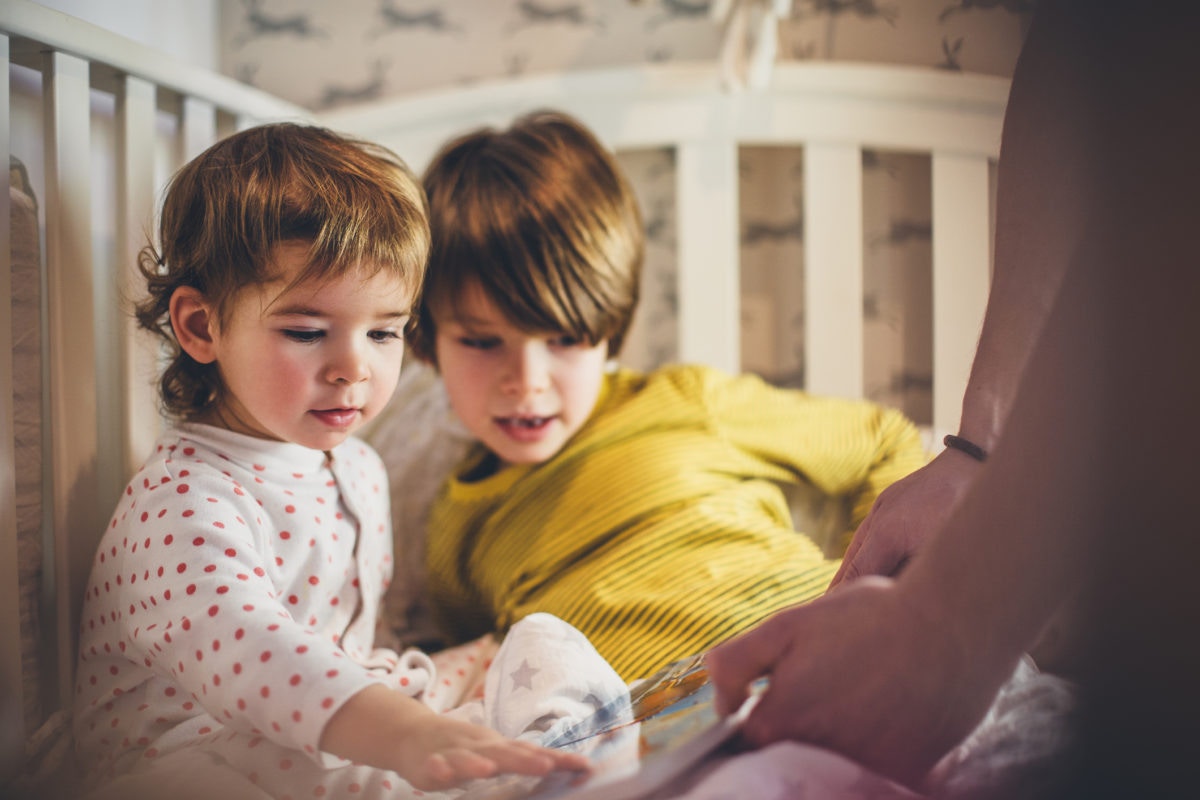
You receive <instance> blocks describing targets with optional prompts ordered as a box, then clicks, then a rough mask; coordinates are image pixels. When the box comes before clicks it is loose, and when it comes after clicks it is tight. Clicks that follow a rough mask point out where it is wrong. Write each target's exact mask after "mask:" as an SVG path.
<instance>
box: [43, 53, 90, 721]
mask: <svg viewBox="0 0 1200 800" xmlns="http://www.w3.org/2000/svg"><path fill="white" fill-rule="evenodd" d="M43 76H44V81H45V97H46V102H45V108H46V125H45V131H46V133H45V135H46V275H47V294H48V328H49V337H48V339H49V341H48V345H49V361H50V369H49V394H50V409H49V417H48V427H49V431H50V451H51V454H52V459H53V461H52V463H53V467H52V469H51V488H50V493H49V496H50V498H51V503H50V507H51V530H52V535H53V542H54V565H55V568H54V576H55V580H54V606H55V612H54V615H53V619H54V620H55V621H56V628H57V630H56V640H55V647H56V662H57V669H58V675H57V681H58V689H59V699H60V701H61V702H62V703H64V704H69V703H70V699H71V695H72V688H71V680H72V674H73V671H74V652H75V646H74V645H75V635H76V628H77V620H78V615H79V605H80V601H81V598H82V594H83V587H84V583H85V581H86V580H87V571H88V567H89V565H90V564H91V561H92V554H93V552H94V551H95V547H96V542H97V541H98V539H99V537H100V534H101V533H102V532H103V531H102V527H103V517H104V515H103V514H102V512H101V510H100V508H99V507H98V502H97V501H98V492H97V474H98V469H99V463H98V452H97V444H96V352H95V344H96V342H95V330H94V326H93V318H94V310H93V305H92V303H93V299H92V298H93V287H92V276H93V274H94V269H93V258H92V248H91V223H92V220H91V167H90V164H89V158H90V127H91V125H90V117H89V113H90V109H89V103H90V100H89V94H88V64H87V62H86V61H84V60H82V59H79V58H75V57H74V56H69V55H66V54H64V53H53V52H52V53H47V54H46V55H45V66H44V69H43Z"/></svg>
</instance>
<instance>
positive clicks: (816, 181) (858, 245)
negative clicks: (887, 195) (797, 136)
mask: <svg viewBox="0 0 1200 800" xmlns="http://www.w3.org/2000/svg"><path fill="white" fill-rule="evenodd" d="M862 226H863V212H862V151H861V150H860V149H859V148H858V147H856V146H855V145H851V144H824V143H812V144H808V145H806V146H805V148H804V387H805V389H807V390H808V391H810V392H814V393H817V394H826V395H835V396H838V397H862V395H863V276H862V263H863V230H862Z"/></svg>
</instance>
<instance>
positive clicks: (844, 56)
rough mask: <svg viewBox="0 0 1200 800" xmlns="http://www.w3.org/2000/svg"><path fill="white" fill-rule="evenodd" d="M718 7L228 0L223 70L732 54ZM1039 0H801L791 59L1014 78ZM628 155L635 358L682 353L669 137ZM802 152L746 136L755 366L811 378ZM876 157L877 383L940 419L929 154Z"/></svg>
mask: <svg viewBox="0 0 1200 800" xmlns="http://www.w3.org/2000/svg"><path fill="white" fill-rule="evenodd" d="M743 2H759V3H762V4H763V5H767V4H768V3H766V1H765V0H743ZM714 5H718V4H717V3H714V2H711V1H710V0H341V2H338V3H328V2H323V0H220V6H219V28H220V39H221V48H220V49H221V69H222V71H224V72H225V73H227V74H229V75H232V76H233V77H236V78H238V79H240V80H243V81H245V82H247V83H250V84H253V85H255V86H258V87H260V88H262V89H264V90H266V91H269V92H271V93H273V94H276V95H279V96H282V97H285V98H287V99H289V100H292V101H293V102H296V103H299V104H301V105H304V106H307V107H309V108H312V109H314V110H322V109H327V108H332V107H335V106H338V105H342V104H346V103H355V102H363V101H368V100H372V99H378V98H383V97H390V96H395V95H400V94H405V93H409V92H414V91H420V90H423V89H431V88H438V87H448V86H462V85H467V84H471V83H473V82H478V81H480V80H485V79H489V78H496V77H503V76H516V75H523V74H535V73H542V72H554V71H561V70H577V69H588V68H595V67H602V66H615V65H627V64H638V63H648V62H663V61H672V60H705V59H716V58H717V57H718V52H719V49H720V44H721V31H720V26H719V24H718V22H717V21H716V20H715V19H714V15H713V13H712V8H713V6H714ZM783 5H786V3H784V4H783ZM1032 8H1033V2H1032V0H793V2H792V3H791V5H790V14H789V16H787V17H786V18H784V19H782V20H781V21H780V23H779V28H778V57H779V58H780V59H787V60H843V61H863V62H876V63H896V64H907V65H915V66H925V67H929V68H930V69H940V70H954V71H959V70H961V71H968V72H978V73H986V74H992V75H1002V76H1008V75H1011V73H1012V68H1013V64H1014V62H1015V60H1016V56H1017V52H1018V51H1019V49H1020V44H1021V40H1022V37H1023V35H1024V31H1025V29H1026V26H1027V24H1028V21H1029V17H1030V13H1031V11H1032ZM401 155H403V153H402V154H401ZM621 161H622V164H623V165H624V167H625V168H626V170H627V171H628V172H629V174H630V177H631V179H632V181H633V184H634V186H635V188H636V190H637V192H638V195H639V199H640V200H641V203H642V208H643V213H644V215H645V218H646V226H647V229H648V239H649V241H648V251H647V264H646V274H645V278H644V288H643V296H644V300H643V302H642V308H641V309H640V311H639V315H638V318H637V320H636V322H635V325H634V329H633V331H632V332H631V335H630V340H629V343H628V345H627V347H626V351H625V353H624V357H623V360H624V361H626V362H628V363H632V364H634V365H637V366H642V367H650V366H654V365H656V364H660V363H663V362H666V361H670V360H671V359H672V358H673V356H674V354H675V331H674V325H675V307H676V295H675V287H674V277H675V272H674V269H675V255H674V254H675V249H674V248H675V242H674V213H675V203H674V197H673V185H674V160H673V154H672V153H671V152H670V151H643V152H628V153H622V154H621ZM801 165H802V153H801V151H800V150H799V149H791V148H773V147H756V148H746V149H744V150H743V152H742V153H741V156H740V170H741V187H740V191H741V240H742V254H741V258H742V324H743V343H742V361H743V366H744V368H746V369H748V370H752V371H755V372H758V373H760V374H762V375H764V376H765V377H767V378H769V379H770V380H773V381H775V382H777V383H780V384H783V385H790V386H802V385H803V376H804V364H803V355H802V351H803V322H804V317H803V306H802V303H803V241H804V238H803V237H804V221H803V220H804V216H803V208H802V207H801V191H800V189H801V186H802V181H803V172H802V166H801ZM863 167H864V170H863V172H864V196H865V198H866V204H867V205H866V208H865V220H864V226H865V231H864V253H865V256H866V264H865V275H864V297H863V307H864V313H865V317H866V325H867V330H866V331H865V342H866V347H867V364H866V373H867V374H866V376H865V377H866V383H865V385H866V391H867V394H868V396H869V397H870V398H872V399H874V400H877V401H879V402H883V403H886V404H889V405H893V406H896V407H899V408H901V409H903V410H904V411H906V412H907V413H908V414H909V415H910V416H912V417H913V418H914V419H916V420H917V421H918V422H921V423H928V422H929V421H930V418H931V405H932V401H931V367H930V364H931V361H932V334H931V325H930V321H929V316H930V295H931V286H932V279H931V276H930V265H931V252H930V230H931V225H930V202H931V200H930V189H929V160H928V159H927V158H921V157H918V156H913V155H909V154H902V153H890V152H874V151H872V152H866V153H864V155H863Z"/></svg>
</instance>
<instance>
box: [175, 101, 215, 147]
mask: <svg viewBox="0 0 1200 800" xmlns="http://www.w3.org/2000/svg"><path fill="white" fill-rule="evenodd" d="M181 117H182V126H183V130H182V134H183V139H182V148H181V149H182V154H181V155H182V158H181V160H180V163H181V164H184V163H187V162H188V161H191V160H192V159H193V158H195V157H196V156H198V155H200V153H202V152H203V151H204V150H206V149H208V147H209V145H211V144H212V143H213V142H215V141H216V140H217V109H216V106H214V105H213V104H212V103H211V102H209V101H208V100H202V99H200V98H198V97H185V98H184V99H183V111H182V113H181Z"/></svg>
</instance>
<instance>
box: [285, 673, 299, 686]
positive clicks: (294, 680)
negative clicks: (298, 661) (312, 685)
mask: <svg viewBox="0 0 1200 800" xmlns="http://www.w3.org/2000/svg"><path fill="white" fill-rule="evenodd" d="M288 683H290V684H291V685H292V686H299V685H300V675H299V674H296V675H293V676H292V677H291V678H289V679H288Z"/></svg>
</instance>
